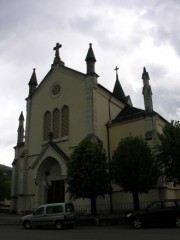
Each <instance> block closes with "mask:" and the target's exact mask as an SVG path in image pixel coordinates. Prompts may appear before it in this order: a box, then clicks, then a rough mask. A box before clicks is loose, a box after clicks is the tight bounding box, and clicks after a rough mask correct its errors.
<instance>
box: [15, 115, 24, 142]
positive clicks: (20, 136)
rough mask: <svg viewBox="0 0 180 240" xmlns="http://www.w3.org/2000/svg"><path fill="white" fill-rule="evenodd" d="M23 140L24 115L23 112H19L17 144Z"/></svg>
mask: <svg viewBox="0 0 180 240" xmlns="http://www.w3.org/2000/svg"><path fill="white" fill-rule="evenodd" d="M23 142H24V115H23V112H21V114H20V116H19V127H18V139H17V145H18V146H20V145H22V144H23Z"/></svg>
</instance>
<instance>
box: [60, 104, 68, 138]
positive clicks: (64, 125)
mask: <svg viewBox="0 0 180 240" xmlns="http://www.w3.org/2000/svg"><path fill="white" fill-rule="evenodd" d="M66 136H69V107H68V106H64V107H63V108H62V119H61V137H66Z"/></svg>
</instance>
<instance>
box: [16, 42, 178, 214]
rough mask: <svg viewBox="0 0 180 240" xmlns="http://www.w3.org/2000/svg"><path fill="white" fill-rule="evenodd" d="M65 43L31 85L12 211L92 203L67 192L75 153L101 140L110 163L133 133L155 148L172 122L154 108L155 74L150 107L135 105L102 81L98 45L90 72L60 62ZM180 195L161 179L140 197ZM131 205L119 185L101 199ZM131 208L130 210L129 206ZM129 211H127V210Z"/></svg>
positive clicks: (146, 90) (90, 55) (89, 60)
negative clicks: (54, 204) (81, 146)
mask: <svg viewBox="0 0 180 240" xmlns="http://www.w3.org/2000/svg"><path fill="white" fill-rule="evenodd" d="M60 47H61V45H60V44H59V43H57V44H56V46H55V47H54V50H55V57H54V61H53V64H52V65H51V69H50V71H49V72H48V73H47V75H46V76H45V77H44V79H43V80H42V81H41V82H40V83H39V84H38V81H37V78H36V72H35V69H34V70H33V73H32V76H31V78H30V81H29V95H28V96H27V98H26V121H25V120H24V114H23V112H21V114H20V117H19V127H18V136H17V144H16V146H15V147H14V149H15V158H14V161H13V164H12V165H13V174H12V190H11V211H14V212H17V213H24V212H28V211H32V210H33V209H35V208H36V207H37V206H39V205H41V204H44V203H52V202H64V201H72V202H74V204H75V206H76V208H77V209H78V208H79V209H80V208H81V207H82V206H86V207H85V209H83V211H88V210H87V208H88V206H89V201H88V200H86V199H85V200H82V199H79V200H76V201H75V200H73V199H70V196H69V194H68V193H67V192H66V189H67V185H66V172H67V162H68V160H69V158H70V156H71V153H72V151H73V150H74V149H75V147H77V146H78V144H79V143H80V142H81V141H82V140H83V139H84V138H86V137H87V136H90V137H92V138H93V137H98V138H99V139H100V140H101V141H102V142H103V146H104V148H105V150H106V153H107V156H108V159H110V158H111V156H112V153H113V151H114V150H115V148H116V147H117V145H118V143H119V141H120V140H121V138H124V137H127V136H129V135H130V134H131V135H135V136H142V137H143V138H144V139H145V140H146V141H148V143H149V145H150V146H152V147H153V146H155V145H156V144H157V143H158V133H161V132H162V128H163V126H164V124H165V123H166V120H165V119H164V118H163V117H161V116H160V115H159V114H158V113H156V112H155V111H154V110H153V103H152V91H151V87H150V85H149V74H148V72H147V71H146V69H145V68H144V70H143V74H142V80H143V81H142V83H143V84H142V85H143V98H144V106H145V109H144V110H143V109H138V108H135V107H133V105H132V102H131V99H130V97H129V96H126V95H125V93H124V91H123V89H122V86H121V84H120V82H119V79H118V72H117V70H118V68H117V67H116V69H115V70H116V82H115V86H114V90H113V92H110V91H109V90H107V89H106V88H104V87H103V86H102V85H100V84H99V83H98V75H97V73H96V72H95V62H96V59H95V55H94V52H93V49H92V44H90V45H89V49H88V52H87V55H86V59H85V61H86V73H81V72H78V71H76V70H73V69H71V68H68V67H66V66H65V64H64V62H63V61H62V60H61V58H60V54H59V49H60ZM178 194H179V191H178V190H177V189H175V188H174V187H173V186H171V185H165V184H164V183H163V182H162V181H159V183H158V185H157V186H155V188H154V189H152V191H150V192H149V193H148V194H144V195H142V196H140V201H141V202H148V201H149V202H150V201H152V200H157V199H163V198H175V197H178V196H177V195H178ZM110 202H111V203H112V205H113V204H114V206H115V205H117V204H120V203H121V204H122V205H121V207H122V206H123V203H125V202H126V203H129V204H130V203H131V202H132V197H131V194H127V193H124V192H123V191H122V190H121V189H120V188H119V187H117V186H114V188H113V193H112V196H111V199H110V197H109V196H108V195H107V196H106V197H105V198H99V199H97V204H101V205H106V206H109V205H110ZM125 207H128V206H127V205H126V206H125ZM122 208H123V207H122Z"/></svg>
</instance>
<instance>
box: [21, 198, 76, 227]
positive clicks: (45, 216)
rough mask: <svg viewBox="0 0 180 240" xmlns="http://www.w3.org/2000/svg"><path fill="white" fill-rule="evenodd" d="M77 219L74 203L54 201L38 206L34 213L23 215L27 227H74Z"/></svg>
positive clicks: (24, 224) (23, 221)
mask: <svg viewBox="0 0 180 240" xmlns="http://www.w3.org/2000/svg"><path fill="white" fill-rule="evenodd" d="M75 219H76V217H75V211H74V206H73V204H72V203H52V204H45V205H42V206H40V207H38V208H37V210H36V211H35V212H33V213H32V214H30V215H26V216H24V217H22V219H21V222H22V224H23V226H24V228H25V229H29V228H31V227H39V226H46V227H48V226H49V227H50V226H54V227H55V228H56V229H62V228H63V227H64V226H68V227H73V225H74V222H75Z"/></svg>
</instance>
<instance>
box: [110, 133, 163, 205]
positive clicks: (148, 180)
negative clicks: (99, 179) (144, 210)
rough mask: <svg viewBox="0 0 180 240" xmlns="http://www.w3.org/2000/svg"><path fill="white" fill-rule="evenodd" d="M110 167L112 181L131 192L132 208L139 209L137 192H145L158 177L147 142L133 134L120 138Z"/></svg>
mask: <svg viewBox="0 0 180 240" xmlns="http://www.w3.org/2000/svg"><path fill="white" fill-rule="evenodd" d="M110 169H111V174H112V179H113V180H114V182H115V183H116V184H117V185H119V186H120V187H122V189H123V190H124V191H125V192H131V193H132V194H133V201H134V208H135V209H139V197H138V194H141V193H147V192H148V190H149V189H151V188H152V187H153V185H154V184H156V183H157V179H158V168H157V166H156V164H155V160H154V157H153V154H152V151H151V149H150V147H149V146H148V144H147V142H145V141H144V140H143V139H142V138H140V137H133V136H129V137H126V138H124V139H122V140H121V141H120V143H119V145H118V146H117V148H116V150H115V151H114V154H113V157H112V162H111V166H110Z"/></svg>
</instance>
